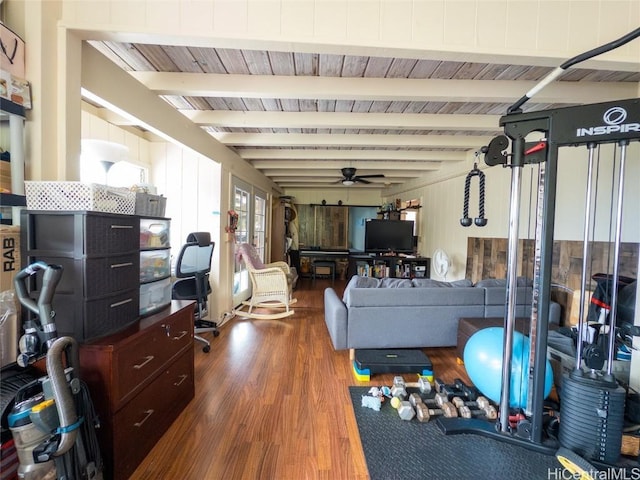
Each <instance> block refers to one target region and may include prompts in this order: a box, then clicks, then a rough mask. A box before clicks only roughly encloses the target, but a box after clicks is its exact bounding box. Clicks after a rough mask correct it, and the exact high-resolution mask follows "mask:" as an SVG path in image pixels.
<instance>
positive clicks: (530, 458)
mask: <svg viewBox="0 0 640 480" xmlns="http://www.w3.org/2000/svg"><path fill="white" fill-rule="evenodd" d="M368 391H369V387H349V393H350V395H351V402H352V404H353V410H354V412H355V416H356V422H357V423H358V431H359V432H360V440H361V442H362V448H363V449H364V456H365V459H366V461H367V468H368V469H369V476H370V477H371V480H392V479H402V480H406V479H420V480H422V479H455V480H465V479H511V478H513V479H516V478H518V479H527V480H533V479H549V478H565V477H562V467H561V466H560V463H559V462H558V461H557V460H556V458H555V457H554V456H553V455H545V454H543V453H539V452H536V451H533V450H529V449H528V448H524V447H521V446H519V445H514V444H511V443H507V442H502V441H499V440H495V439H492V438H488V437H485V436H482V435H475V434H457V435H444V434H443V433H442V432H441V431H440V429H439V428H438V426H437V425H436V422H435V421H434V420H431V421H430V422H427V423H421V422H418V420H416V419H415V417H414V419H413V420H411V421H405V420H401V419H400V417H399V416H398V413H397V412H396V410H395V409H394V408H393V407H392V406H391V405H390V402H389V401H388V400H387V401H386V402H384V403H383V404H382V408H381V410H380V411H379V412H376V411H375V410H373V409H371V408H367V407H363V406H362V396H363V395H367V392H368ZM416 391H417V390H416ZM565 474H568V473H567V472H565Z"/></svg>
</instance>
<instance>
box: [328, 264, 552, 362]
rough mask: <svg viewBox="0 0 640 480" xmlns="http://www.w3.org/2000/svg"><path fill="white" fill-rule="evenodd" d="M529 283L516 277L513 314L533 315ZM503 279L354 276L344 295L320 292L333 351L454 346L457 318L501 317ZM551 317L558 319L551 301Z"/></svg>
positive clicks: (332, 291) (503, 289)
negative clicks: (440, 280) (322, 297)
mask: <svg viewBox="0 0 640 480" xmlns="http://www.w3.org/2000/svg"><path fill="white" fill-rule="evenodd" d="M531 293H532V287H531V283H530V281H527V280H526V279H518V287H517V291H516V298H517V300H516V316H530V314H531ZM505 295H506V294H505V280H494V279H489V280H482V281H480V282H478V283H477V284H476V285H473V284H472V283H471V281H469V280H458V281H455V282H439V281H436V280H432V279H425V278H415V279H396V278H383V279H377V278H370V277H360V276H357V275H356V276H353V277H352V278H351V280H350V281H349V283H348V284H347V286H346V287H345V290H344V294H343V296H342V298H340V297H339V296H338V294H337V293H336V291H335V290H334V289H333V288H327V289H326V290H325V291H324V315H325V322H326V324H327V328H328V330H329V335H330V336H331V341H332V342H333V346H334V348H335V349H336V350H344V349H362V348H423V347H450V346H455V345H456V344H457V330H458V320H459V319H460V318H465V317H473V318H477V317H482V318H489V317H504V313H505V298H506V297H505ZM549 312H550V316H549V321H550V322H552V323H557V322H558V321H559V319H560V306H559V305H557V304H554V303H552V304H551V305H550V308H549Z"/></svg>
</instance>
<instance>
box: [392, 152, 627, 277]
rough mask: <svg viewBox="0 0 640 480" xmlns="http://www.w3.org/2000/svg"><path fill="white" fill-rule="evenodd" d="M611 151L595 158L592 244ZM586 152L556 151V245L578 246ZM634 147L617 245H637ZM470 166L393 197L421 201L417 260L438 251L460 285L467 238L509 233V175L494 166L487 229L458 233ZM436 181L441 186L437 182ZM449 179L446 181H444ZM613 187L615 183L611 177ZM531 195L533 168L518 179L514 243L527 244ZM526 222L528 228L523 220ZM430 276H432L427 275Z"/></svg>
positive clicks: (607, 190)
mask: <svg viewBox="0 0 640 480" xmlns="http://www.w3.org/2000/svg"><path fill="white" fill-rule="evenodd" d="M612 155H613V147H612V146H603V147H602V151H601V153H600V159H601V160H600V162H601V167H600V174H599V182H598V185H599V187H598V198H599V202H598V205H597V207H596V210H595V211H596V214H597V219H596V235H595V240H599V241H605V240H608V238H609V213H610V205H611V204H610V199H611V175H612V170H611V166H612V158H613V157H612ZM587 158H588V157H587V150H586V148H584V147H583V148H574V147H571V148H569V147H567V148H563V149H561V150H560V153H559V159H558V182H557V200H556V221H555V230H554V237H555V239H557V240H580V241H581V240H582V237H583V230H584V217H585V213H584V212H585V209H584V205H585V191H586V190H585V189H586V177H587V165H588V162H587ZM639 158H640V145H639V144H638V143H637V142H635V143H632V144H631V145H630V147H629V149H628V153H627V161H626V175H625V180H624V183H625V187H624V207H623V214H624V216H623V222H622V241H625V242H640V211H639V210H638V208H637V205H639V204H640V189H639V188H638V179H639V178H640V162H639V161H638V159H639ZM472 166H473V162H472V161H470V162H468V164H467V165H466V167H465V166H464V165H456V166H452V167H450V168H449V170H450V172H449V173H448V174H447V172H439V173H438V174H433V175H431V176H432V177H433V176H435V177H436V179H435V180H434V179H432V178H431V179H430V178H429V176H428V175H427V176H425V178H424V180H423V183H424V186H422V187H417V188H414V189H412V190H408V191H406V192H398V193H397V194H396V196H399V197H401V198H403V199H411V198H421V199H422V205H423V208H422V209H421V213H420V215H421V216H422V217H421V218H422V221H421V224H420V237H421V244H420V245H421V247H420V254H422V255H425V256H430V255H431V254H432V253H433V251H434V250H435V249H436V248H443V249H444V250H445V251H446V252H447V253H448V254H449V256H450V257H451V259H452V261H453V265H452V268H451V269H450V271H449V274H448V276H447V278H448V279H460V278H464V276H465V266H466V258H467V239H468V237H483V238H491V237H507V236H508V232H509V204H510V190H511V170H510V169H508V168H502V167H500V166H497V167H492V168H486V167H482V169H483V172H484V173H485V183H486V191H485V198H486V202H485V218H486V219H487V220H488V223H487V226H486V227H483V228H479V227H476V226H471V227H467V228H465V227H462V226H461V225H460V218H461V217H462V212H463V198H464V184H465V177H466V175H467V173H468V171H469V170H470V169H471V167H472ZM531 175H533V176H534V182H533V195H534V198H533V199H532V203H531V205H532V209H533V210H532V212H531V213H530V210H529V208H530V203H529V201H530V194H529V192H530V185H531V183H530V180H531ZM438 176H439V177H441V178H443V179H442V180H438V179H437V178H438ZM448 177H451V178H448ZM616 184H617V177H616ZM471 186H472V188H471V192H470V193H471V195H470V202H469V216H470V217H476V216H478V190H477V188H478V179H477V178H474V179H472V181H471ZM536 189H537V167H536V168H535V169H534V168H533V167H525V168H524V170H523V179H522V190H521V191H522V198H521V209H520V212H521V213H520V217H519V218H520V238H533V235H534V233H535V201H536V200H535V195H536ZM529 219H531V226H530V225H529V222H528V220H529ZM432 275H435V274H434V273H433V272H432Z"/></svg>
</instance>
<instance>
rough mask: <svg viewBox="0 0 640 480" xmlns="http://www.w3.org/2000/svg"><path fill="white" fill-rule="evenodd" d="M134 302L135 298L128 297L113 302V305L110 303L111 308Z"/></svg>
mask: <svg viewBox="0 0 640 480" xmlns="http://www.w3.org/2000/svg"><path fill="white" fill-rule="evenodd" d="M131 302H133V298H127V299H126V300H122V301H121V302H116V303H112V304H111V305H109V306H110V307H111V308H114V307H119V306H121V305H125V304H127V303H131Z"/></svg>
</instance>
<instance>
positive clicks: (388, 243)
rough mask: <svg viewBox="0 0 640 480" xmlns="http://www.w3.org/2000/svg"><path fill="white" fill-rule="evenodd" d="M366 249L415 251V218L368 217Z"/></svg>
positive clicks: (398, 251)
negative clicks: (383, 218) (381, 218)
mask: <svg viewBox="0 0 640 480" xmlns="http://www.w3.org/2000/svg"><path fill="white" fill-rule="evenodd" d="M364 249H365V251H366V252H367V253H389V252H394V253H413V220H379V219H374V218H370V219H367V221H366V222H365V228H364Z"/></svg>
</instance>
